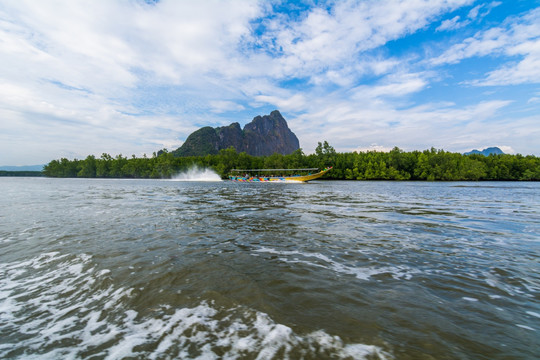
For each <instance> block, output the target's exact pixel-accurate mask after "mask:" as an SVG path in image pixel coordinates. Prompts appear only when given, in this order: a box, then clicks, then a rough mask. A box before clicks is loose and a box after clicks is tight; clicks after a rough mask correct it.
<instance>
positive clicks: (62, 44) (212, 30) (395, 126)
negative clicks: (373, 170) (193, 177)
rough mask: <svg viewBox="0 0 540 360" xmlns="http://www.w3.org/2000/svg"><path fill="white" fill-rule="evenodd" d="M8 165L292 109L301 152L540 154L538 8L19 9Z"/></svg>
mask: <svg viewBox="0 0 540 360" xmlns="http://www.w3.org/2000/svg"><path fill="white" fill-rule="evenodd" d="M0 64H1V66H0V165H29V164H41V163H47V162H49V161H50V160H52V159H58V158H60V157H67V158H70V159H72V158H85V157H86V156H87V155H89V154H93V155H96V156H100V155H101V154H102V153H104V152H105V153H109V154H111V155H113V156H114V155H117V154H123V155H125V156H131V155H132V154H134V155H136V156H142V155H143V154H145V153H146V154H147V155H151V154H152V153H153V152H154V151H158V150H160V149H162V148H167V149H169V150H173V149H176V148H177V147H179V146H180V145H181V144H182V143H183V141H184V140H185V139H186V138H187V136H188V135H189V134H190V133H191V132H193V131H195V130H196V129H198V128H199V127H202V126H223V125H228V124H230V123H231V122H234V121H237V122H239V123H240V125H242V126H243V125H245V124H246V123H248V122H249V121H251V120H252V119H253V117H255V116H257V115H264V114H268V113H270V111H272V110H274V109H278V110H280V111H281V113H282V114H283V116H284V117H285V119H287V121H288V124H289V127H290V128H291V130H292V131H293V132H294V133H295V134H296V135H297V136H298V138H299V140H300V146H301V147H302V148H303V150H304V152H306V153H311V152H313V151H314V149H315V147H316V146H317V142H319V141H324V140H327V141H328V142H329V143H330V144H331V145H332V146H334V147H335V148H336V150H338V151H366V150H382V151H385V150H389V149H391V148H393V147H394V146H399V147H400V148H402V149H404V150H406V151H412V150H424V149H428V148H431V147H435V148H442V149H445V150H448V151H456V152H465V151H469V150H471V149H473V148H478V149H482V148H485V147H488V146H499V147H500V148H501V149H502V150H503V151H505V152H507V153H521V154H534V155H540V140H538V139H540V1H534V0H528V1H525V0H503V1H475V0H426V1H424V0H391V1H390V0H389V1H375V0H373V1H349V0H343V1H303V2H300V1H291V2H287V1H259V2H258V1H254V0H230V1H210V0H208V1H179V0H174V1H173V0H161V1H156V2H154V1H143V0H126V1H112V0H88V1H71V0H44V1H33V0H29V1H24V0H13V1H10V0H7V1H2V2H1V3H0Z"/></svg>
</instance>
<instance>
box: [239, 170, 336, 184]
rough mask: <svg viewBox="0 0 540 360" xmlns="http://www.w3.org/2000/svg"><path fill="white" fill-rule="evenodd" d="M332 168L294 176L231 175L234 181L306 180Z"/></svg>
mask: <svg viewBox="0 0 540 360" xmlns="http://www.w3.org/2000/svg"><path fill="white" fill-rule="evenodd" d="M330 170H332V168H331V167H329V168H326V169H324V170H323V171H319V172H318V173H315V174H309V175H294V176H257V177H242V176H230V177H229V178H230V179H231V180H232V181H238V182H306V181H311V180H315V179H318V178H320V177H321V176H323V175H324V174H326V173H327V172H329V171H330Z"/></svg>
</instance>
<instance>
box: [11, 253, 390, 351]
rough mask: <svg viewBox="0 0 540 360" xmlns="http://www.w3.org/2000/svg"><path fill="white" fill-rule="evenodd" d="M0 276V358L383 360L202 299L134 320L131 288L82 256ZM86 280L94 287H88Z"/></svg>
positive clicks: (30, 263) (43, 259)
mask: <svg viewBox="0 0 540 360" xmlns="http://www.w3.org/2000/svg"><path fill="white" fill-rule="evenodd" d="M321 259H324V260H325V261H331V259H329V258H327V257H324V256H321ZM0 273H1V274H3V276H2V277H0V289H2V290H1V291H0V310H1V311H0V317H1V321H0V330H1V331H2V332H5V333H11V334H12V336H11V337H10V339H9V340H8V339H6V340H3V343H2V344H1V345H0V358H4V357H7V355H8V354H10V353H12V351H20V352H21V353H23V354H24V355H21V358H25V359H27V358H30V359H32V358H66V359H79V358H82V357H89V356H90V357H96V358H106V359H118V358H125V357H136V358H149V359H161V358H199V359H218V358H225V359H236V358H246V357H248V358H256V359H269V358H274V357H276V356H279V357H282V358H285V359H288V358H292V357H293V353H294V354H295V355H294V356H296V355H298V354H299V355H300V356H302V357H311V358H313V357H318V356H317V355H320V354H324V356H331V357H332V358H336V359H340V358H351V357H352V358H357V359H362V358H379V359H388V358H391V356H390V355H389V354H388V353H386V352H384V351H383V350H382V349H381V348H379V347H377V346H373V345H365V344H360V343H352V344H346V343H345V342H344V341H343V340H341V339H340V338H339V337H337V336H332V335H330V334H327V333H326V332H324V331H322V330H319V331H315V332H312V333H308V334H297V333H295V332H294V331H293V330H292V329H291V328H290V327H288V326H286V325H284V324H278V323H276V322H274V321H273V320H272V319H271V318H270V317H269V316H268V315H267V314H265V313H262V312H258V311H255V310H252V309H249V308H243V307H235V308H221V307H216V306H215V305H214V304H213V303H208V302H204V301H203V302H201V303H199V304H198V305H195V306H193V307H183V308H177V309H174V308H173V307H171V305H170V304H164V305H163V306H159V307H158V308H159V310H160V311H154V312H152V314H154V315H152V316H146V317H141V316H140V314H139V313H138V312H137V311H135V310H134V309H130V308H129V307H128V306H127V303H128V302H127V301H126V300H127V299H128V298H129V297H130V296H131V293H132V289H129V288H123V287H119V288H118V287H114V285H113V282H110V281H108V279H107V277H108V276H110V271H109V270H107V269H104V270H99V269H97V268H96V266H95V264H93V262H92V259H91V257H90V256H87V255H84V254H82V255H79V256H72V255H60V254H58V253H50V254H43V255H41V256H39V257H36V258H33V259H30V260H27V261H24V262H18V263H11V264H9V263H8V264H0ZM4 275H5V276H4ZM90 279H93V280H94V282H95V283H96V284H95V286H91V285H88V284H89V283H91V282H90V281H89V280H90ZM104 280H107V281H104ZM104 284H110V285H108V286H104ZM118 309H124V310H123V311H122V312H119V311H118ZM17 333H18V334H20V336H17ZM141 345H148V346H141ZM149 349H151V350H149ZM317 349H319V350H317ZM318 351H320V352H318ZM83 354H84V356H83ZM89 354H91V355H89ZM328 354H329V355H328Z"/></svg>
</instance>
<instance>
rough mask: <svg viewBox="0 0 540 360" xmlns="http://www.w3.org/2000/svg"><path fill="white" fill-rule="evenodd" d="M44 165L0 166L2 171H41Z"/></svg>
mask: <svg viewBox="0 0 540 360" xmlns="http://www.w3.org/2000/svg"><path fill="white" fill-rule="evenodd" d="M44 166H45V165H26V166H0V170H3V171H42V170H43V167H44Z"/></svg>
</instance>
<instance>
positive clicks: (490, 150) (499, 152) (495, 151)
mask: <svg viewBox="0 0 540 360" xmlns="http://www.w3.org/2000/svg"><path fill="white" fill-rule="evenodd" d="M472 154H481V155H484V156H489V155H491V154H495V155H503V154H504V153H503V152H502V150H501V149H499V148H498V147H496V146H495V147H488V148H486V149H484V150H482V151H480V150H476V149H474V150H471V151H469V152H466V153H464V154H463V155H472Z"/></svg>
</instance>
